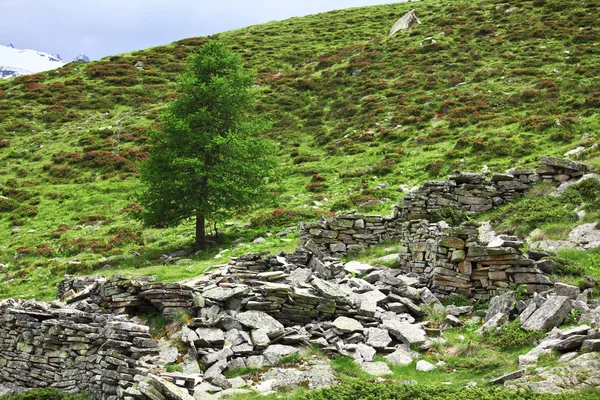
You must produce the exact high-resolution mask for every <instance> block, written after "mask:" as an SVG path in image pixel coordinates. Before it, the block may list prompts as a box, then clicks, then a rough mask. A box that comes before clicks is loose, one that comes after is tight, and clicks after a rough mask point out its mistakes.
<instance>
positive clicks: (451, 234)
mask: <svg viewBox="0 0 600 400" xmlns="http://www.w3.org/2000/svg"><path fill="white" fill-rule="evenodd" d="M400 243H401V244H400V246H399V263H400V265H401V267H402V269H403V271H404V272H406V273H413V274H416V275H417V276H419V278H420V280H421V281H422V282H423V283H424V284H427V285H428V286H429V287H430V289H431V290H432V291H433V292H434V293H436V294H437V295H438V296H448V295H452V294H459V295H463V296H466V297H475V298H481V297H489V295H490V294H492V293H495V292H496V291H497V290H498V289H505V288H507V287H509V286H512V285H515V286H518V285H525V287H526V288H527V290H528V292H529V293H536V292H544V291H547V290H549V289H550V288H551V287H552V285H553V283H552V281H551V280H550V279H549V278H548V276H547V275H546V273H545V272H544V271H543V269H545V270H546V271H547V272H549V271H548V269H547V268H546V267H547V266H548V265H549V264H550V262H549V261H547V260H539V258H540V257H543V253H537V254H536V255H534V256H532V257H531V258H530V256H528V255H525V254H522V253H521V251H520V250H519V249H520V248H521V247H522V245H523V242H522V241H519V240H518V239H517V238H516V237H511V236H502V235H501V236H499V237H496V238H494V239H493V240H492V241H491V242H489V243H485V242H483V243H482V242H481V241H480V239H479V229H478V225H477V224H474V223H469V222H467V223H463V224H461V225H460V226H459V227H449V226H448V225H447V224H445V223H444V222H439V223H429V222H428V221H427V220H417V221H410V222H408V224H407V229H406V230H405V231H404V232H403V237H402V240H401V241H400ZM534 258H535V259H538V261H536V260H535V259H534Z"/></svg>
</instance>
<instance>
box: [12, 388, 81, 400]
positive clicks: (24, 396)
mask: <svg viewBox="0 0 600 400" xmlns="http://www.w3.org/2000/svg"><path fill="white" fill-rule="evenodd" d="M88 399H90V397H89V396H88V395H87V394H71V393H65V392H61V391H60V390H58V389H55V388H43V389H31V390H28V391H26V392H23V393H20V394H16V395H13V396H9V395H6V396H0V400H88Z"/></svg>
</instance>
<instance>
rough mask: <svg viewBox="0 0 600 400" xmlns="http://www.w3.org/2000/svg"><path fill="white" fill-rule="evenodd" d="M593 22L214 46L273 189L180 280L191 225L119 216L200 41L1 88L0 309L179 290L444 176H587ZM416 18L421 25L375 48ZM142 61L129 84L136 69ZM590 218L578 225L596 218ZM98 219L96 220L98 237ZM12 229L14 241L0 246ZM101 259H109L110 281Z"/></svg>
mask: <svg viewBox="0 0 600 400" xmlns="http://www.w3.org/2000/svg"><path fill="white" fill-rule="evenodd" d="M599 7H600V1H598V0H592V1H586V2H581V1H575V0H568V1H561V2H558V1H554V0H552V1H541V0H536V1H523V2H520V3H519V4H518V6H517V11H515V12H511V13H508V14H505V11H506V9H507V8H508V4H505V3H504V2H500V1H498V0H484V1H479V2H472V1H464V0H447V1H444V2H439V1H435V0H424V1H420V2H418V3H416V4H413V3H410V4H409V3H396V4H388V5H381V6H374V7H363V8H355V9H348V10H339V11H333V12H330V13H322V14H318V15H312V16H307V17H302V18H291V19H289V20H285V21H276V22H270V23H267V24H263V25H256V26H252V27H248V28H244V29H239V30H235V31H231V32H224V33H221V34H218V35H216V37H217V38H218V39H219V40H221V41H223V42H224V43H226V45H227V46H229V47H230V48H231V49H232V50H234V51H236V52H239V53H240V54H241V55H242V57H243V59H244V61H245V62H246V64H247V66H248V68H254V69H256V70H257V72H258V76H257V82H256V83H257V88H256V90H257V91H258V92H259V94H260V101H259V104H258V107H257V112H258V113H259V114H260V115H261V116H264V117H267V118H270V119H272V120H273V127H272V128H271V129H270V130H269V131H268V132H266V134H265V137H266V138H268V139H270V140H272V141H273V143H274V144H275V145H276V148H277V151H276V156H277V158H278V161H279V165H280V169H279V171H278V173H279V176H280V177H281V180H280V183H279V184H278V185H276V186H274V187H272V188H271V191H272V193H273V196H272V199H271V201H270V202H269V203H267V204H265V205H263V206H262V207H260V208H256V209H247V210H240V212H239V213H237V214H236V215H233V216H231V218H230V219H229V221H230V222H236V223H238V224H240V226H243V225H244V224H245V223H247V222H250V221H251V220H255V221H259V223H258V224H255V225H254V226H253V228H251V229H250V230H246V229H244V228H237V229H236V228H235V227H233V226H230V227H226V226H224V225H223V222H225V221H220V222H221V223H220V225H219V227H220V229H221V231H222V234H223V235H222V237H221V239H220V242H219V243H217V244H216V245H215V248H213V249H211V250H208V251H206V252H203V253H201V254H199V255H198V256H194V257H189V258H190V259H191V260H192V262H191V263H188V264H184V265H178V266H177V267H176V268H172V267H171V266H169V268H164V266H162V265H161V264H160V262H159V261H158V257H159V256H160V255H161V254H163V253H166V252H169V251H172V250H178V249H182V248H191V247H192V244H193V238H192V237H191V236H190V235H189V232H191V231H193V225H192V224H191V223H187V224H183V225H182V226H180V227H178V228H174V229H164V230H162V229H154V228H144V227H142V226H140V225H139V224H138V223H137V222H134V221H133V220H132V218H131V215H130V214H129V211H131V210H135V209H136V207H137V205H136V204H135V198H136V193H139V192H140V191H141V190H143V188H142V187H141V186H140V184H139V182H138V169H139V163H140V162H142V161H143V160H144V159H145V158H146V156H147V154H146V153H145V152H146V151H147V149H148V147H147V143H148V137H149V134H150V130H151V129H152V128H153V127H154V128H156V127H157V126H156V125H155V122H156V121H157V116H158V113H159V111H160V110H161V109H162V107H163V105H164V104H165V102H167V101H168V100H169V99H170V98H171V97H172V93H173V91H174V88H175V85H174V82H175V80H176V79H177V76H178V75H179V74H180V73H181V72H182V66H183V62H182V60H184V59H185V57H186V56H187V55H188V54H190V53H193V52H195V51H198V50H199V49H200V48H201V47H202V46H203V45H204V44H205V43H206V42H207V40H209V39H208V38H203V37H201V38H189V39H183V40H181V41H178V42H175V43H172V44H169V45H166V46H159V47H154V48H150V49H144V50H139V51H134V52H131V53H127V54H122V55H115V56H112V57H107V58H105V59H103V60H100V61H96V62H92V63H89V64H87V65H78V66H75V65H67V66H65V67H64V68H61V69H60V70H57V71H50V72H46V73H41V74H35V75H29V76H24V77H19V78H15V79H10V80H2V81H0V175H1V176H2V178H1V179H0V185H1V186H0V195H1V196H4V197H6V199H4V198H0V243H1V245H0V264H6V265H8V267H7V268H3V269H2V270H1V271H0V280H1V281H2V282H3V283H5V284H0V298H3V297H26V298H31V297H36V298H40V299H51V298H52V297H53V296H54V293H55V290H54V286H55V284H56V283H57V282H58V280H59V279H60V278H61V277H62V276H63V274H65V273H70V274H89V273H94V274H114V273H123V274H127V275H136V274H156V275H157V276H158V279H160V280H167V281H174V280H179V279H185V278H188V277H191V276H193V275H195V274H198V273H201V272H202V271H204V270H205V268H206V267H208V266H210V265H214V264H215V263H217V261H215V259H214V256H215V255H216V253H218V252H217V251H216V249H217V248H220V249H223V250H224V249H231V253H224V257H223V258H222V259H221V261H225V260H226V256H227V255H229V254H234V253H239V252H241V251H242V250H243V251H254V250H272V251H280V250H285V249H291V248H293V247H294V243H293V241H292V242H279V241H277V240H271V239H270V238H269V240H268V241H271V242H273V244H272V245H263V246H254V245H250V246H248V247H233V248H232V247H231V243H232V242H233V241H234V240H235V239H237V237H239V236H245V237H246V238H247V241H246V243H248V242H251V239H254V238H256V237H258V236H262V235H265V234H266V233H267V232H268V233H272V234H274V233H276V232H278V231H279V230H282V229H284V228H288V227H290V226H294V224H295V222H297V221H298V220H299V219H305V220H316V219H318V218H319V217H321V216H327V215H331V213H333V212H343V211H349V210H357V211H359V212H380V213H389V211H390V210H391V208H392V205H393V204H394V202H395V201H397V200H398V199H400V198H402V196H403V193H402V192H401V191H399V190H398V188H399V186H400V185H407V186H409V187H412V186H414V185H416V184H419V183H422V182H423V181H424V180H427V179H438V178H444V177H445V176H446V175H447V174H448V173H450V172H451V171H453V170H463V171H467V170H469V171H479V170H481V169H482V168H483V166H484V165H486V166H487V167H489V168H490V170H491V171H500V172H501V171H503V170H505V169H506V168H509V167H533V166H535V165H536V164H537V160H538V158H539V156H541V155H555V156H560V155H562V154H564V152H566V151H568V150H571V149H573V148H574V147H576V146H579V145H583V146H586V147H587V148H588V150H586V151H584V152H582V153H580V154H579V155H578V156H577V158H578V159H580V161H583V162H587V163H591V164H593V165H596V166H600V151H599V150H598V149H593V148H592V147H591V145H592V144H593V143H595V142H597V139H598V132H599V131H600V130H599V129H598V128H599V127H600V116H599V114H598V113H597V112H596V111H597V108H598V106H600V98H599V97H598V88H599V87H600V78H599V77H600V74H598V67H597V62H596V61H597V60H596V53H597V46H598V42H599V40H598V36H597V33H596V32H597V30H598V25H599V23H600V22H599V21H598V19H597V18H595V16H596V14H597V12H598V9H599ZM412 8H416V9H417V11H418V14H419V18H420V20H421V21H422V24H421V25H419V26H417V27H415V28H413V29H411V30H409V31H407V32H401V33H398V34H397V35H395V36H393V37H391V38H388V37H387V32H388V30H389V27H390V26H391V25H392V24H393V23H394V22H395V21H396V20H397V19H398V18H399V17H400V16H401V15H403V14H404V13H406V12H407V11H408V10H410V9H412ZM428 37H433V38H434V39H435V42H436V43H435V44H433V43H432V42H431V41H430V40H425V38H428ZM567 52H568V53H567ZM138 60H143V61H144V62H145V63H146V67H145V68H144V70H143V71H138V70H137V69H136V68H134V67H133V65H134V64H135V62H136V61H138ZM355 70H361V73H360V75H358V76H354V75H353V71H355ZM119 120H122V121H123V123H122V131H121V132H120V141H119V152H118V154H116V143H115V141H116V138H117V136H118V132H119V130H120V128H119V124H118V123H117V121H119ZM557 121H558V123H557ZM584 134H587V135H589V137H588V138H587V139H586V138H584V137H583V135H584ZM315 174H317V176H318V177H315ZM315 180H318V183H319V185H316V186H318V187H316V186H315V185H311V183H313V182H315ZM381 184H387V185H389V187H387V188H378V186H379V185H381ZM571 200H572V199H571ZM569 201H570V200H569ZM569 204H570V203H569ZM559 206H560V204H559V202H558V201H557V200H541V199H537V198H534V199H531V200H527V199H526V200H524V202H523V203H522V209H520V210H517V209H511V210H510V211H511V212H512V213H513V214H514V215H516V216H517V215H520V214H519V213H521V215H523V217H524V218H523V221H525V222H524V223H523V224H521V223H519V221H518V220H514V221H511V222H510V223H509V222H507V223H506V226H505V228H506V230H507V231H511V232H515V231H518V232H519V233H523V232H525V231H527V230H530V229H533V228H535V227H538V226H539V225H543V224H555V225H550V226H548V227H547V232H546V234H547V235H549V237H554V236H556V237H558V236H560V235H563V234H564V232H563V231H560V230H558V229H557V228H556V225H557V224H561V223H565V222H567V223H568V224H574V223H575V220H574V219H573V216H572V214H571V210H564V211H562V210H560V209H559ZM546 209H551V210H552V211H551V213H550V214H548V213H546V212H545V211H544V210H546ZM276 210H278V211H277V212H278V213H280V214H281V210H284V211H286V212H284V213H283V214H282V215H283V216H284V218H283V219H281V218H280V217H279V216H277V217H276V218H274V217H273V215H274V213H275V212H276ZM527 210H531V211H530V212H526V211H527ZM587 211H588V216H587V217H586V218H585V219H584V221H592V220H594V219H597V218H598V216H599V215H600V214H599V211H598V210H597V208H596V209H593V207H591V208H590V209H589V210H587ZM534 214H535V215H534ZM94 216H96V217H100V218H101V219H100V220H103V221H104V222H102V223H101V224H100V225H97V221H98V220H95V219H94V218H92V217H94ZM548 216H550V217H552V218H555V219H552V218H551V219H550V220H544V218H545V217H548ZM261 220H262V221H267V222H264V223H260V221H261ZM80 221H92V222H80ZM13 226H18V227H19V228H20V229H21V232H20V233H18V234H12V228H13ZM29 231H34V232H31V233H29ZM553 235H554V236H553ZM294 238H295V237H294V236H290V239H292V240H293V239H294ZM238 251H239V252H238ZM132 252H136V253H139V254H140V256H137V257H132V256H131V255H132ZM111 257H112V258H111ZM103 258H110V259H111V262H110V264H111V267H109V268H108V269H103V268H104V265H105V262H104V261H102V260H103ZM113 258H114V259H113ZM74 259H77V260H79V261H80V262H81V263H80V264H75V263H73V262H71V261H73V260H74ZM69 262H71V263H69Z"/></svg>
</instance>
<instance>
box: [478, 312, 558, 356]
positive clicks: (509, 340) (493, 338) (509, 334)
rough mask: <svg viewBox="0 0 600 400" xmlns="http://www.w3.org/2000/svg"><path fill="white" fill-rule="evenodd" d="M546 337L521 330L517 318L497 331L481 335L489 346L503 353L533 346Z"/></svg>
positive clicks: (542, 333) (536, 332)
mask: <svg viewBox="0 0 600 400" xmlns="http://www.w3.org/2000/svg"><path fill="white" fill-rule="evenodd" d="M545 336H546V333H545V332H542V331H526V330H524V329H521V321H520V320H519V319H518V318H517V319H515V320H514V321H511V322H510V323H508V324H507V325H506V326H504V327H503V328H502V329H500V330H499V331H487V332H484V333H483V338H484V341H485V342H486V343H487V344H489V345H490V346H493V347H496V348H499V349H500V350H503V351H510V350H518V349H520V348H523V347H525V346H531V345H534V344H535V343H536V342H537V341H539V340H540V339H542V338H544V337H545Z"/></svg>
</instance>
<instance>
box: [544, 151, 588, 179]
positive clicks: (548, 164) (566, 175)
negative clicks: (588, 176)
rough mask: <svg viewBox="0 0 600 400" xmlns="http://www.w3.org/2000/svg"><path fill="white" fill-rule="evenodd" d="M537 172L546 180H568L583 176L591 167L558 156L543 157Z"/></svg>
mask: <svg viewBox="0 0 600 400" xmlns="http://www.w3.org/2000/svg"><path fill="white" fill-rule="evenodd" d="M541 162H542V165H541V166H540V167H538V168H537V169H536V173H537V174H538V175H539V176H540V178H541V180H542V181H544V182H561V183H562V182H566V181H568V180H570V179H573V178H579V177H581V176H583V175H584V174H585V173H586V172H587V171H589V170H590V168H589V167H588V166H587V165H585V164H582V163H579V162H576V161H571V160H567V159H564V158H556V157H542V159H541Z"/></svg>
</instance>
